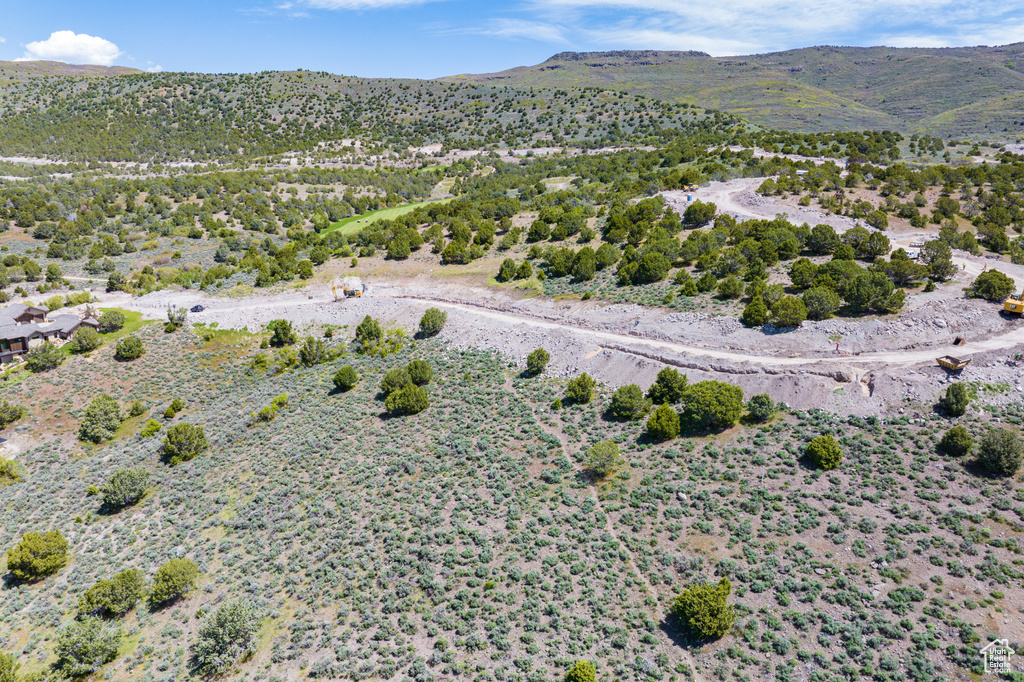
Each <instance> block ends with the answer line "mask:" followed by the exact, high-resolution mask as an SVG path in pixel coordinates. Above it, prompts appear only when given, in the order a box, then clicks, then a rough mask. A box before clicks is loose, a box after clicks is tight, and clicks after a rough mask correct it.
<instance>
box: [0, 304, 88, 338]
mask: <svg viewBox="0 0 1024 682" xmlns="http://www.w3.org/2000/svg"><path fill="white" fill-rule="evenodd" d="M29 310H38V311H40V312H43V313H46V312H49V308H47V307H46V306H26V305H22V304H20V303H18V304H15V305H10V306H7V307H6V308H0V339H24V338H28V337H31V336H35V335H37V334H43V335H45V336H50V335H52V334H55V333H58V332H60V333H63V334H70V333H71V332H73V331H75V330H76V329H78V327H79V326H80V325H82V324H86V325H88V326H90V327H95V326H99V323H98V322H96V320H93V319H91V318H89V319H86V320H83V319H82V318H81V317H79V316H78V315H75V314H74V313H64V314H62V315H54V316H53V317H51V318H50V319H49V320H48V321H47V322H32V323H30V324H18V323H17V322H15V320H16V319H17V318H18V317H20V316H21V315H23V314H24V313H25V312H26V311H29Z"/></svg>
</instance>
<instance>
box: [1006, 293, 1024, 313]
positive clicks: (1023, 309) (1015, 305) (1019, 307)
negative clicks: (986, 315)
mask: <svg viewBox="0 0 1024 682" xmlns="http://www.w3.org/2000/svg"><path fill="white" fill-rule="evenodd" d="M1003 312H1004V313H1010V314H1011V315H1020V314H1022V313H1024V291H1022V292H1020V296H1007V298H1006V300H1005V301H1003Z"/></svg>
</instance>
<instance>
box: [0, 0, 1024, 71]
mask: <svg viewBox="0 0 1024 682" xmlns="http://www.w3.org/2000/svg"><path fill="white" fill-rule="evenodd" d="M1019 41H1024V0H1003V1H996V0H902V1H897V0H817V1H814V2H806V1H804V0H715V1H713V2H709V1H706V0H510V1H493V2H476V1H471V0H206V1H199V0H179V1H173V0H172V1H169V2H168V1H165V2H159V1H154V0H148V1H147V0H142V1H139V0H132V1H127V0H107V1H104V2H99V1H96V0H22V1H21V2H15V1H13V0H12V2H9V3H7V6H6V7H5V8H4V12H3V15H2V17H0V59H3V60H10V59H23V58H29V59H32V58H35V59H40V58H47V59H56V60H59V61H67V62H71V63H99V64H120V65H124V66H133V67H136V68H140V69H150V70H158V69H162V70H165V71H205V72H239V71H246V72H251V71H262V70H275V69H294V68H305V69H311V70H323V71H331V72H333V73H342V74H346V75H355V76H375V77H376V76H395V77H415V78H430V77H436V76H443V75H451V74H457V73H464V72H486V71H497V70H501V69H505V68H509V67H512V66H518V65H524V64H536V63H539V62H541V61H543V60H545V59H546V58H547V57H549V56H551V55H552V54H554V53H556V52H561V51H565V50H575V51H586V50H614V49H674V50H686V49H693V50H701V51H705V52H709V53H711V54H713V55H716V56H720V55H734V54H750V53H753V52H766V51H771V50H781V49H789V48H795V47H806V46H809V45H892V46H897V47H909V46H928V47H946V46H958V45H979V44H984V45H998V44H1005V43H1010V42H1019Z"/></svg>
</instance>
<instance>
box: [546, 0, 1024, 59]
mask: <svg viewBox="0 0 1024 682" xmlns="http://www.w3.org/2000/svg"><path fill="white" fill-rule="evenodd" d="M527 1H528V2H529V4H528V5H527V7H528V11H529V12H530V13H531V15H532V18H534V19H538V20H543V21H546V22H549V23H552V24H557V25H559V26H561V27H562V28H563V35H565V36H566V37H567V38H568V39H570V40H572V41H573V42H582V41H583V40H586V39H587V38H590V39H591V40H593V41H594V42H596V43H598V44H602V45H615V46H617V47H622V48H638V49H639V48H651V49H695V50H701V51H704V52H708V53H710V54H713V55H716V56H718V55H727V54H744V53H749V52H751V51H768V50H779V49H788V48H793V47H806V46H810V45H822V44H825V45H862V46H869V45H880V44H884V45H891V46H894V47H902V46H925V47H944V46H953V45H977V44H988V45H996V44H1005V43H1009V42H1013V41H1018V40H1022V39H1024V25H1022V22H1021V19H1020V17H1021V15H1022V13H1024V0H858V1H857V2H851V1H850V0H714V1H710V0H527Z"/></svg>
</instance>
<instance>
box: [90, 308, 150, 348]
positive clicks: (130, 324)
mask: <svg viewBox="0 0 1024 682" xmlns="http://www.w3.org/2000/svg"><path fill="white" fill-rule="evenodd" d="M111 310H116V311H119V312H121V313H123V314H124V326H123V327H121V329H119V330H118V331H116V332H109V333H107V334H100V338H101V339H103V343H112V342H116V341H117V340H118V339H120V338H123V337H125V336H128V335H129V334H134V333H135V332H137V331H139V330H140V329H142V328H143V327H145V326H146V325H147V324H153V323H154V322H156V320H144V319H142V313H137V312H135V311H133V310H122V309H121V308H100V314H103V313H105V312H109V311H111Z"/></svg>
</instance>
